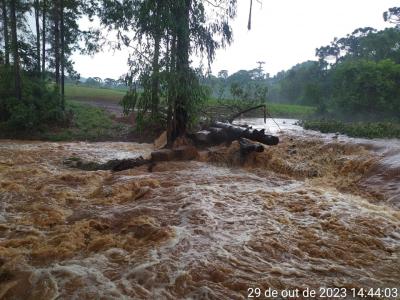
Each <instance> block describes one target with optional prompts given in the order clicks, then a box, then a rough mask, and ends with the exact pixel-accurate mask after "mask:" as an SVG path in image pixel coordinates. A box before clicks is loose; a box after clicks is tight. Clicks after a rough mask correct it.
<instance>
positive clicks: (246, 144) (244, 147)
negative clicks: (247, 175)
mask: <svg viewBox="0 0 400 300" xmlns="http://www.w3.org/2000/svg"><path fill="white" fill-rule="evenodd" d="M239 145H240V155H241V156H242V157H246V155H248V154H250V153H252V152H258V153H260V152H264V146H263V145H261V144H255V143H252V142H251V141H249V140H248V139H243V138H242V139H240V140H239Z"/></svg>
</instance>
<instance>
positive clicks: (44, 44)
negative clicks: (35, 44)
mask: <svg viewBox="0 0 400 300" xmlns="http://www.w3.org/2000/svg"><path fill="white" fill-rule="evenodd" d="M46 9H47V2H46V0H43V2H42V77H44V76H45V72H46V14H47V10H46Z"/></svg>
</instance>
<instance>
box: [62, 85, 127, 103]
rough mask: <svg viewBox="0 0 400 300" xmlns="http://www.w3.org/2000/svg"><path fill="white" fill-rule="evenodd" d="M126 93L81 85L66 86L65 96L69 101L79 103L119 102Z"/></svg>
mask: <svg viewBox="0 0 400 300" xmlns="http://www.w3.org/2000/svg"><path fill="white" fill-rule="evenodd" d="M125 93H126V92H125V91H123V90H116V89H106V88H95V87H87V86H80V85H66V86H65V96H66V97H67V99H71V100H78V101H97V100H99V101H110V102H119V101H120V100H121V99H122V97H123V96H124V95H125Z"/></svg>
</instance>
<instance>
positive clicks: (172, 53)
mask: <svg viewBox="0 0 400 300" xmlns="http://www.w3.org/2000/svg"><path fill="white" fill-rule="evenodd" d="M168 42H169V41H168ZM168 50H169V51H168V53H169V55H168V56H167V59H169V61H168V69H169V70H168V73H169V79H168V112H167V142H168V145H167V146H169V147H170V146H172V142H173V133H174V131H175V130H174V122H173V119H174V117H173V113H174V110H173V108H174V106H175V105H174V103H175V87H176V84H175V83H174V81H173V78H175V71H176V36H175V34H174V35H173V36H172V39H171V46H170V47H169V49H168Z"/></svg>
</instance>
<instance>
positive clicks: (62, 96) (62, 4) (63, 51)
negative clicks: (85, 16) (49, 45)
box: [60, 0, 65, 110]
mask: <svg viewBox="0 0 400 300" xmlns="http://www.w3.org/2000/svg"><path fill="white" fill-rule="evenodd" d="M60 1H61V3H60V4H61V5H60V15H61V108H62V110H64V109H65V27H64V0H60Z"/></svg>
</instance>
